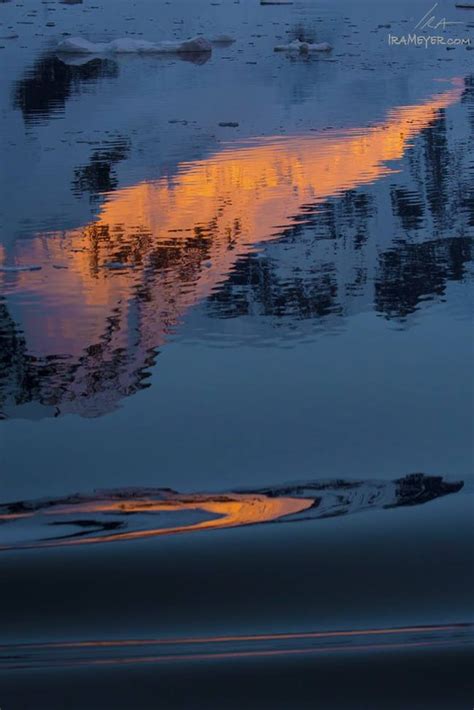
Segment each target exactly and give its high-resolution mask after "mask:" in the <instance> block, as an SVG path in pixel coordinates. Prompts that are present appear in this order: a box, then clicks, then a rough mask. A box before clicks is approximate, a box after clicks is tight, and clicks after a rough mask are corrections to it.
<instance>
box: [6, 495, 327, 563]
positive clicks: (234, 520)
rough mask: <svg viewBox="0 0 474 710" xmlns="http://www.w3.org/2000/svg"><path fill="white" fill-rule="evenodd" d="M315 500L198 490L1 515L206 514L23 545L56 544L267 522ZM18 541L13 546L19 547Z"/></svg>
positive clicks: (298, 509) (100, 540) (10, 518)
mask: <svg viewBox="0 0 474 710" xmlns="http://www.w3.org/2000/svg"><path fill="white" fill-rule="evenodd" d="M313 503H314V500H313V499H311V498H291V497H286V498H285V497H277V498H272V497H271V496H266V495H263V494H257V493H255V494H246V493H232V494H231V495H230V494H229V495H222V496H206V495H200V494H194V495H189V496H186V497H183V498H177V497H173V498H170V499H167V500H166V499H165V500H158V499H148V498H143V499H141V500H137V499H135V498H131V499H129V500H127V499H125V498H121V499H120V500H114V499H110V500H97V501H92V502H87V503H79V504H77V503H75V504H74V505H68V506H54V507H52V508H50V509H48V510H46V511H45V512H42V511H39V512H34V511H33V512H31V513H23V514H20V515H18V514H15V513H14V514H11V515H3V516H2V519H3V520H4V521H7V520H13V519H16V518H32V517H34V516H36V515H51V516H64V515H66V516H67V515H69V514H71V516H72V517H73V519H74V518H75V517H76V516H77V514H78V513H87V514H92V515H93V514H94V513H106V514H107V513H116V514H119V515H127V514H128V515H129V514H131V513H180V512H189V511H199V512H201V513H204V514H208V516H207V517H206V519H204V520H201V521H199V522H197V523H188V524H186V525H178V526H170V527H159V526H157V527H150V528H149V529H146V530H130V531H127V532H117V533H111V534H109V535H100V536H97V535H91V536H90V537H89V536H84V537H81V538H76V539H73V538H72V539H71V538H70V539H67V540H50V541H48V540H44V541H40V542H35V543H31V544H28V543H27V544H25V545H24V546H25V547H57V546H62V545H87V544H94V543H101V542H116V541H118V540H137V539H141V538H148V537H157V536H160V535H173V534H177V533H182V532H196V531H199V530H215V529H216V528H233V527H238V526H240V525H255V524H256V523H267V522H270V521H272V520H278V519H279V518H282V517H285V516H287V515H292V514H294V513H300V512H301V511H303V510H306V509H307V508H310V507H311V506H312V505H313ZM22 546H23V545H22V544H20V545H17V546H16V547H22ZM6 549H9V546H8V545H5V546H0V550H6Z"/></svg>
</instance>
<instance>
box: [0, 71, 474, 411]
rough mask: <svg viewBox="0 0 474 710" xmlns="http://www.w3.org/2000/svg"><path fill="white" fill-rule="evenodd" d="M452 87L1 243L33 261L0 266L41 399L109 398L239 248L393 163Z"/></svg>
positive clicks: (249, 151)
mask: <svg viewBox="0 0 474 710" xmlns="http://www.w3.org/2000/svg"><path fill="white" fill-rule="evenodd" d="M461 93H462V84H461V82H458V81H455V82H453V85H452V86H451V87H450V88H449V89H448V90H446V91H444V92H442V93H439V94H437V95H435V96H434V97H432V98H430V99H429V100H427V101H424V102H423V103H420V104H418V105H413V106H404V107H401V108H397V109H394V110H392V111H391V112H390V113H389V115H388V117H387V119H386V120H385V121H384V122H383V123H380V124H377V125H374V126H371V127H366V128H362V129H357V130H349V131H345V132H340V131H338V132H335V131H332V132H331V131H326V132H323V133H320V134H316V133H314V134H311V135H303V136H291V137H274V138H265V139H262V140H252V141H248V142H247V143H246V144H245V145H241V146H238V147H235V146H229V147H227V148H225V149H224V150H223V151H222V152H221V153H219V154H217V155H212V156H210V157H209V158H206V159H204V160H198V161H195V162H191V163H183V164H182V165H181V166H180V170H179V171H178V173H177V175H176V176H174V177H172V178H162V179H160V180H157V181H155V182H143V183H139V184H137V185H135V186H133V187H130V188H126V189H122V190H118V191H117V192H115V193H112V194H110V195H109V196H108V199H107V201H106V202H105V203H104V204H103V205H102V207H101V209H100V212H99V214H98V216H97V218H96V219H95V221H93V222H91V223H90V224H88V225H86V226H85V227H81V228H77V229H72V230H69V231H66V232H56V233H47V234H38V235H37V236H36V237H34V238H33V239H29V240H22V241H18V242H17V243H16V244H15V246H14V252H13V253H12V254H8V255H7V254H6V253H3V254H2V253H1V252H0V261H3V263H4V265H6V266H13V267H27V266H29V265H32V264H33V265H37V266H40V267H41V270H37V271H4V272H0V284H1V287H2V290H3V291H4V293H5V294H6V295H7V297H8V296H13V297H14V299H15V316H17V315H18V316H19V319H18V320H19V321H20V322H21V330H22V331H23V334H24V335H23V337H24V340H25V344H26V345H25V349H26V352H27V354H28V357H29V358H33V359H34V361H35V362H36V363H38V362H45V361H46V362H48V368H46V369H45V368H43V370H44V372H43V375H42V381H41V382H40V383H39V384H38V389H39V394H38V396H37V399H39V400H40V401H41V403H42V404H46V405H47V404H49V405H51V406H56V407H58V408H60V411H61V413H65V412H78V413H81V414H83V415H89V416H91V415H98V414H103V413H105V412H107V411H110V410H111V409H113V408H114V407H115V406H116V405H117V402H118V401H119V400H120V399H121V398H122V397H124V396H126V395H128V394H131V393H132V392H134V391H136V389H138V387H139V385H138V384H137V383H138V382H139V381H140V377H141V376H142V374H140V373H143V370H144V369H145V368H147V367H148V366H149V365H150V364H151V359H152V357H153V355H152V353H153V351H154V349H156V348H157V347H159V346H161V345H162V344H163V343H164V342H165V341H166V339H167V336H168V335H169V333H170V331H171V330H172V329H173V328H174V327H175V326H176V325H177V324H179V322H180V319H181V318H182V317H183V315H184V314H185V313H186V311H187V310H188V309H189V308H190V307H191V306H193V305H194V304H196V303H198V302H199V301H201V300H202V299H205V298H206V297H208V296H209V295H210V294H211V293H212V292H213V291H214V290H215V289H216V288H217V287H218V286H219V284H221V283H222V282H223V281H225V279H226V277H227V276H228V274H229V273H230V272H231V270H232V269H233V267H234V265H235V263H236V261H237V260H238V259H239V257H242V256H243V255H245V254H248V253H250V252H252V251H256V250H257V248H258V247H257V245H259V244H261V243H263V242H265V241H267V240H271V239H275V238H276V237H277V236H278V234H280V233H281V232H282V230H284V229H285V228H287V227H290V226H291V225H292V224H293V223H294V219H295V217H297V216H298V214H299V213H301V211H302V209H304V207H305V206H307V205H314V204H315V203H318V202H322V201H324V200H326V199H328V198H329V197H332V196H335V195H338V194H339V193H341V192H343V191H346V190H349V189H354V188H357V187H358V186H361V185H364V184H369V183H373V182H374V181H376V180H377V179H379V178H381V177H383V176H385V175H387V174H389V173H390V172H391V171H393V170H394V168H393V167H389V166H388V163H389V162H390V161H396V160H399V159H401V158H402V157H403V155H404V152H405V151H406V149H407V148H408V147H409V146H410V143H411V140H412V139H413V138H414V137H415V136H416V135H417V134H419V132H420V131H421V130H422V129H424V128H426V127H427V126H429V125H430V123H431V122H432V121H433V120H434V119H435V118H436V117H437V115H438V112H439V111H440V110H441V109H443V108H446V107H447V106H449V105H450V104H452V103H454V102H456V101H457V100H458V99H459V98H460V96H461ZM58 358H59V359H58ZM55 359H58V363H57V364H56V366H53V362H54V361H55Z"/></svg>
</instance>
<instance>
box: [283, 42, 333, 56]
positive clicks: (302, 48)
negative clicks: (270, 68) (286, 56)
mask: <svg viewBox="0 0 474 710" xmlns="http://www.w3.org/2000/svg"><path fill="white" fill-rule="evenodd" d="M331 49H332V46H331V45H330V44H329V42H318V43H317V44H311V43H310V42H300V40H299V39H295V41H294V42H290V44H279V45H277V46H276V47H275V52H299V53H300V54H308V53H309V52H330V51H331Z"/></svg>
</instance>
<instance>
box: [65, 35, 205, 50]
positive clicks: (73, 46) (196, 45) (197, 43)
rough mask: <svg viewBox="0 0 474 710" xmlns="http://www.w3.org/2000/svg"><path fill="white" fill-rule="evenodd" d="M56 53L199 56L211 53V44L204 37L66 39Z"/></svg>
mask: <svg viewBox="0 0 474 710" xmlns="http://www.w3.org/2000/svg"><path fill="white" fill-rule="evenodd" d="M56 51H57V52H59V53H66V54H106V53H112V54H200V53H205V52H212V44H211V43H210V42H209V40H208V39H206V38H205V37H193V38H192V39H188V40H185V41H184V42H146V41H145V40H142V39H130V38H128V37H125V38H123V39H115V40H113V41H112V42H99V43H94V42H89V40H87V39H83V38H82V37H68V38H67V39H65V40H63V41H62V42H60V43H59V45H58V46H57V48H56Z"/></svg>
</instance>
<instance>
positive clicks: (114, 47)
mask: <svg viewBox="0 0 474 710" xmlns="http://www.w3.org/2000/svg"><path fill="white" fill-rule="evenodd" d="M155 47H156V45H155V43H154V42H146V41H145V40H143V39H128V38H124V39H114V41H113V42H109V44H108V48H107V51H109V52H114V53H115V54H141V53H149V52H153V50H154V49H155Z"/></svg>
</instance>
